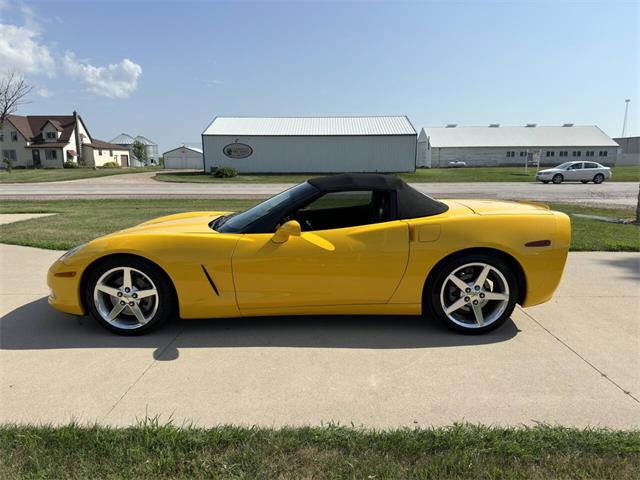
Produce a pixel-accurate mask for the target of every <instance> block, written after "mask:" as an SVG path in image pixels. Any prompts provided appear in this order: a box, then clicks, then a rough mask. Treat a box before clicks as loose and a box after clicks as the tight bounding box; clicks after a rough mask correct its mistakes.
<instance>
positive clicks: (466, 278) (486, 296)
mask: <svg viewBox="0 0 640 480" xmlns="http://www.w3.org/2000/svg"><path fill="white" fill-rule="evenodd" d="M508 303H509V284H508V283H507V280H506V279H505V277H504V275H503V274H502V273H501V272H500V271H499V270H498V269H497V268H495V267H492V266H491V265H488V264H486V263H468V264H466V265H463V266H461V267H458V268H457V269H456V270H454V271H453V272H451V273H450V274H449V275H448V276H447V278H446V280H445V282H444V283H443V284H442V288H441V290H440V305H441V306H442V310H443V311H444V313H445V314H446V315H447V317H448V318H449V319H450V320H451V321H452V322H453V323H455V324H457V325H460V326H461V327H464V328H480V327H484V326H488V325H491V324H492V323H493V322H495V321H496V320H497V319H498V318H500V316H501V315H502V314H503V313H504V311H505V310H506V308H507V305H508Z"/></svg>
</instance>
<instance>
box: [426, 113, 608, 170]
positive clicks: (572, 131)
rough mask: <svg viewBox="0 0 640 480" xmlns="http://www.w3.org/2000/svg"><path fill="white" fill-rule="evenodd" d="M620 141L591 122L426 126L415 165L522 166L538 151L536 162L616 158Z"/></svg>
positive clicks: (552, 162) (598, 160)
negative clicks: (456, 163)
mask: <svg viewBox="0 0 640 480" xmlns="http://www.w3.org/2000/svg"><path fill="white" fill-rule="evenodd" d="M618 149H619V145H618V144H617V143H616V142H614V141H613V140H612V139H611V138H610V137H609V136H608V135H607V134H606V133H604V132H603V131H602V130H600V129H599V128H598V127H597V126H595V125H579V126H574V125H573V124H572V123H567V124H565V125H563V126H538V125H536V124H529V125H526V126H513V127H511V126H509V127H502V126H500V125H498V124H493V125H490V126H486V127H458V126H457V125H448V126H446V127H425V128H423V129H422V130H421V131H420V136H419V137H418V147H417V155H416V165H417V166H418V167H448V166H453V165H455V162H464V163H465V164H466V165H467V166H476V167H478V166H498V165H500V166H502V165H524V163H525V162H526V161H527V158H531V155H534V154H535V155H536V156H537V155H539V158H540V164H541V165H557V164H560V163H562V162H566V161H569V160H592V161H596V162H599V163H602V164H604V165H613V164H615V162H616V158H617V153H618Z"/></svg>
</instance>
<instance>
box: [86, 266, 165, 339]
mask: <svg viewBox="0 0 640 480" xmlns="http://www.w3.org/2000/svg"><path fill="white" fill-rule="evenodd" d="M118 268H131V269H134V270H135V271H136V272H134V273H132V282H133V284H134V287H140V290H142V289H144V288H145V282H144V279H145V276H146V279H147V280H150V281H151V282H152V284H153V285H152V286H155V290H156V291H157V295H155V296H154V297H153V298H146V299H138V300H137V302H138V305H139V306H140V309H141V311H142V312H144V311H145V310H144V305H145V303H146V304H150V303H151V302H155V304H152V305H156V304H157V306H156V307H155V308H149V310H150V311H149V312H148V313H149V319H148V321H146V322H145V323H144V324H140V323H139V322H138V321H136V320H135V316H134V315H133V313H127V310H128V307H127V306H125V307H124V309H125V310H123V311H122V312H121V313H119V314H118V315H116V318H115V321H114V323H110V322H109V321H108V320H107V319H105V318H103V315H102V314H101V313H100V309H102V310H103V311H105V309H104V308H105V307H106V309H107V310H108V309H109V308H111V307H114V306H115V303H117V302H118V300H117V298H116V297H114V296H110V295H107V294H103V293H102V292H100V296H99V303H101V305H96V299H95V298H94V290H95V287H96V283H97V282H98V281H99V280H100V279H101V277H103V275H105V274H107V272H109V271H112V270H115V269H118ZM137 272H142V273H143V274H144V276H142V275H139V274H138V273H137ZM113 275H114V281H115V282H116V284H117V282H118V278H117V277H118V273H117V272H114V273H113ZM147 286H148V285H147ZM134 289H135V288H134ZM134 289H132V290H134ZM121 293H122V292H121ZM118 295H120V293H119V294H118ZM127 295H128V294H127ZM84 298H85V305H86V306H87V308H88V310H89V313H90V314H91V316H92V317H93V318H94V319H95V320H96V321H97V322H98V323H99V324H100V325H102V326H103V327H104V328H106V329H107V330H109V331H111V332H113V333H117V334H119V335H127V336H131V335H141V334H143V333H147V332H149V331H151V330H153V329H155V328H158V327H159V326H160V325H162V324H163V323H164V322H166V321H167V320H168V319H170V318H174V317H175V316H176V312H177V301H176V297H175V292H174V289H173V285H172V284H171V280H170V279H169V277H168V276H167V274H166V273H165V272H164V271H163V270H162V269H161V268H159V267H158V266H157V265H155V264H153V263H151V262H149V261H146V260H143V259H141V258H138V257H130V256H115V257H111V258H108V259H106V260H104V261H103V262H100V263H99V264H98V265H96V266H95V267H94V268H92V270H91V271H90V272H89V274H88V277H87V281H86V282H85V291H84ZM121 298H123V297H121ZM128 300H132V301H133V299H131V298H129V299H128ZM129 312H131V310H129ZM128 317H130V318H128ZM120 319H121V320H120ZM118 324H122V325H127V326H128V325H129V324H131V326H128V327H120V326H118Z"/></svg>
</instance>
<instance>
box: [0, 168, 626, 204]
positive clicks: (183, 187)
mask: <svg viewBox="0 0 640 480" xmlns="http://www.w3.org/2000/svg"><path fill="white" fill-rule="evenodd" d="M153 175H155V172H145V173H136V174H128V175H112V176H107V177H99V178H89V179H80V180H71V181H66V182H52V183H20V184H7V183H5V184H0V199H2V200H10V199H17V200H51V199H68V198H72V199H82V198H85V199H94V198H178V197H181V198H264V197H269V196H271V195H274V194H276V193H278V192H281V191H282V190H285V189H287V188H289V187H291V186H292V184H286V183H251V184H243V183H209V184H206V183H169V182H159V181H156V180H153V178H152V177H153ZM412 185H413V186H414V187H416V188H417V189H418V190H420V191H422V192H424V193H426V194H429V195H432V196H434V197H438V198H500V199H516V200H534V201H540V202H549V203H551V202H565V203H575V204H582V205H593V206H607V207H611V208H625V207H634V206H635V205H636V203H637V201H638V183H637V182H636V183H634V182H605V183H603V184H602V185H594V184H592V183H590V184H587V185H583V184H581V183H563V184H561V185H543V184H541V183H522V182H513V183H512V182H482V183H415V184H412Z"/></svg>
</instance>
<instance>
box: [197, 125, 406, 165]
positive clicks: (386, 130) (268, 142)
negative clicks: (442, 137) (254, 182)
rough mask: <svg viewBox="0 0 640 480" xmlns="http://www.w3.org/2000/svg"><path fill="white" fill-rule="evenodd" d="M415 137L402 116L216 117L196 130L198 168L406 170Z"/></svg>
mask: <svg viewBox="0 0 640 480" xmlns="http://www.w3.org/2000/svg"><path fill="white" fill-rule="evenodd" d="M416 138H417V133H416V130H415V129H414V128H413V125H411V122H410V121H409V119H408V118H407V117H406V116H377V117H216V118H214V120H213V121H212V122H211V124H210V125H209V127H208V128H207V129H206V130H205V131H204V132H203V134H202V147H203V151H204V169H205V172H209V171H210V170H211V169H212V168H215V167H233V168H235V169H237V170H238V171H239V172H241V173H337V172H412V171H414V170H415V165H416Z"/></svg>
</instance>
